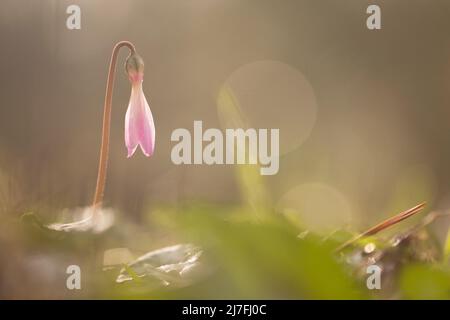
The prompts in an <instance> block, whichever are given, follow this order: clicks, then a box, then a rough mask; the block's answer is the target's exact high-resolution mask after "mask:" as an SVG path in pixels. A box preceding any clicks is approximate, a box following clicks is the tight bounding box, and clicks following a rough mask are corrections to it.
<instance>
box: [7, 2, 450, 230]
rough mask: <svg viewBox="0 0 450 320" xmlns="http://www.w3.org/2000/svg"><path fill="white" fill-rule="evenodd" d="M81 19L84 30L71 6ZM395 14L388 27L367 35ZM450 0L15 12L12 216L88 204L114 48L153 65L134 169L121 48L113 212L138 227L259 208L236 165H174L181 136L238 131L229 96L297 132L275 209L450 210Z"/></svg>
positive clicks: (277, 179)
mask: <svg viewBox="0 0 450 320" xmlns="http://www.w3.org/2000/svg"><path fill="white" fill-rule="evenodd" d="M71 4H77V5H79V6H80V8H81V30H68V29H67V28H66V19H67V17H68V14H66V8H67V7H68V6H69V5H71ZM370 4H378V5H379V6H380V7H381V10H382V29H381V30H378V31H370V30H368V29H367V28H366V18H367V17H368V15H367V14H366V9H367V7H368V6H369V5H370ZM449 14H450V3H449V2H448V1H446V0H434V1H433V4H432V5H430V3H429V2H425V1H421V0H397V1H364V0H345V1H334V0H321V1H315V0H314V1H313V0H292V1H291V0H285V1H283V2H282V3H280V2H278V1H274V0H250V1H241V0H213V1H212V0H189V1H180V0H165V1H144V0H133V1H119V0H96V1H88V0H85V1H82V0H78V1H65V0H45V1H28V0H2V1H1V10H0V41H1V44H2V45H1V53H0V55H1V59H0V105H1V108H0V216H9V217H19V216H20V215H21V214H22V213H24V212H27V211H36V212H38V213H39V214H40V215H41V216H44V217H47V218H48V219H52V218H54V217H56V212H58V211H60V210H62V209H64V208H73V207H79V206H86V205H89V204H90V202H91V201H92V197H93V192H94V188H95V182H96V171H97V165H98V156H99V145H100V136H101V119H102V112H103V110H102V106H103V99H104V91H105V85H106V75H107V68H108V64H109V58H110V54H111V50H112V47H113V46H114V44H115V43H116V42H118V41H120V40H130V41H132V42H133V43H134V44H135V45H136V48H137V51H138V52H139V53H140V55H141V56H142V57H143V58H144V61H145V64H146V70H145V80H144V92H145V94H146V96H147V99H148V101H149V103H150V107H151V110H152V112H153V116H154V119H155V125H156V149H155V154H154V156H153V157H151V158H145V157H144V156H143V155H142V154H141V153H140V152H137V153H136V155H135V156H134V157H132V158H131V159H127V158H126V148H125V145H124V137H123V131H124V116H125V111H126V107H127V105H128V99H129V95H130V85H129V83H128V80H127V77H126V75H125V73H124V69H123V63H124V60H125V58H126V56H127V54H128V52H126V50H123V51H122V52H121V53H120V57H119V63H118V73H117V77H116V84H115V91H114V98H113V113H112V130H111V151H110V152H111V153H110V165H109V169H108V179H107V185H106V193H105V205H106V206H108V207H112V208H114V209H115V210H117V211H119V212H121V213H122V215H123V216H125V217H126V218H127V219H128V220H129V221H132V222H135V223H139V222H140V221H142V219H144V218H143V217H144V215H143V212H145V211H146V210H151V209H152V208H154V207H157V206H159V205H161V204H168V205H170V206H174V207H177V206H179V205H181V204H183V203H185V202H190V201H202V202H208V203H215V204H224V205H228V204H236V203H240V202H242V201H245V195H243V194H242V193H241V192H240V190H239V186H238V182H237V180H236V172H235V169H236V168H235V167H234V166H220V165H215V166H207V165H201V166H194V165H191V166H186V165H184V166H183V165H182V166H175V165H173V164H172V162H171V160H170V152H171V148H172V146H173V145H174V144H173V143H171V141H170V135H171V133H172V131H173V130H175V129H176V128H187V129H189V130H192V126H193V121H194V120H202V121H203V127H204V128H221V121H220V115H219V114H218V97H219V93H220V92H221V90H222V89H223V88H225V87H226V88H229V90H231V91H232V93H233V95H234V96H235V97H236V99H237V101H238V103H239V107H240V108H241V109H242V113H243V115H244V116H245V119H246V121H247V122H248V124H249V125H250V126H251V127H254V128H279V129H280V150H281V158H280V170H279V173H278V174H277V175H275V176H268V177H263V178H261V179H262V180H264V183H265V185H266V187H267V190H268V194H269V197H270V199H271V201H272V202H273V203H274V204H275V206H276V207H277V208H278V209H279V210H280V211H283V210H285V209H295V210H296V211H298V212H299V214H300V215H302V216H301V219H302V221H304V222H305V223H306V224H307V225H309V226H311V227H312V228H316V227H317V228H322V227H326V228H331V229H332V228H339V227H343V226H348V225H351V226H352V227H353V228H355V229H362V228H364V227H368V226H370V225H372V224H374V223H375V222H377V221H379V220H380V219H381V218H385V217H388V216H390V215H392V214H394V213H397V212H399V211H400V210H404V209H407V208H409V207H412V206H414V205H416V204H417V203H419V202H422V201H428V206H429V208H447V207H448V206H449V205H450V187H449V184H448V181H450V168H449V165H448V164H449V162H450V134H449V133H450V129H449V128H450V126H449V124H450V90H449V87H450V40H449V38H448V30H449V28H450V20H449V19H448V16H449Z"/></svg>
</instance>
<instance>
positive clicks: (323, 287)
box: [178, 208, 362, 299]
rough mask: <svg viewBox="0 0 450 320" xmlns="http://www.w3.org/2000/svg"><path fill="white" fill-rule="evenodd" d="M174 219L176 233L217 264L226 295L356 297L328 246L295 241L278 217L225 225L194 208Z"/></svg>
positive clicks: (293, 233)
mask: <svg viewBox="0 0 450 320" xmlns="http://www.w3.org/2000/svg"><path fill="white" fill-rule="evenodd" d="M178 221H179V223H180V224H179V230H180V231H181V232H184V233H185V234H187V236H188V237H189V238H190V240H191V241H193V242H194V243H197V244H199V245H202V246H204V247H205V251H208V255H209V257H210V258H211V262H212V263H213V264H214V265H216V266H220V268H219V269H220V272H221V275H220V280H221V281H225V282H227V284H228V285H229V287H231V289H230V290H232V291H231V292H230V297H240V298H275V299H277V298H306V299H357V298H362V295H361V293H360V291H359V290H358V289H359V288H358V286H357V285H356V283H355V282H353V280H351V279H350V277H349V276H348V275H347V274H346V272H345V271H344V269H343V266H342V265H340V264H339V263H338V262H337V261H336V260H335V259H334V257H333V255H332V251H331V249H330V248H329V247H328V246H326V245H324V244H323V243H319V242H318V241H316V240H315V239H314V238H312V239H309V237H308V238H307V239H299V238H298V233H299V231H298V229H297V228H294V227H293V226H292V225H290V224H288V223H287V222H286V221H285V220H283V219H281V218H273V219H265V220H264V221H260V222H258V223H256V222H252V221H227V220H225V219H224V218H223V217H219V216H218V215H217V214H211V213H209V212H207V210H205V211H199V210H198V208H197V209H192V210H187V211H185V212H183V214H182V215H179V216H178ZM216 285H217V284H216Z"/></svg>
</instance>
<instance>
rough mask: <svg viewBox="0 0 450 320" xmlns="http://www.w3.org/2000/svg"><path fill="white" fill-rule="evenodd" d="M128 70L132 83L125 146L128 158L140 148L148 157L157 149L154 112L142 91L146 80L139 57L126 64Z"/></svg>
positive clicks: (126, 119) (130, 58) (135, 55)
mask: <svg viewBox="0 0 450 320" xmlns="http://www.w3.org/2000/svg"><path fill="white" fill-rule="evenodd" d="M126 70H127V73H128V77H129V79H130V82H131V96H130V102H129V104H128V110H127V113H126V115H125V145H126V146H127V149H128V158H129V157H131V156H132V155H133V154H134V152H135V151H136V148H137V147H138V146H140V147H141V150H142V152H143V153H144V155H146V156H147V157H150V156H151V155H152V154H153V151H154V149H155V125H154V123H153V116H152V112H151V111H150V107H149V106H148V102H147V99H146V98H145V95H144V92H143V91H142V82H143V80H144V63H143V61H142V59H141V58H140V57H139V56H138V55H137V54H133V55H131V56H130V57H129V58H128V60H127V62H126Z"/></svg>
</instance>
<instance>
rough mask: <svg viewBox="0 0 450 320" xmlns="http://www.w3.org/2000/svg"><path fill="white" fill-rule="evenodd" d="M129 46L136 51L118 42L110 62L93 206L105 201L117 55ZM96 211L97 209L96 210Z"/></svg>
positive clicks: (125, 42)
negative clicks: (121, 49)
mask: <svg viewBox="0 0 450 320" xmlns="http://www.w3.org/2000/svg"><path fill="white" fill-rule="evenodd" d="M122 47H128V48H129V49H130V51H131V54H133V53H135V51H136V50H135V47H134V45H133V44H132V43H131V42H129V41H120V42H118V43H117V44H116V45H115V46H114V49H113V51H112V54H111V60H110V63H109V71H108V80H107V83H106V95H105V104H104V107H103V129H102V143H101V146H100V160H99V165H98V175H97V186H96V188H95V194H94V201H93V203H92V206H93V208H96V207H98V206H101V204H102V202H103V193H104V191H105V183H106V172H107V168H108V154H109V132H110V128H111V101H112V92H113V87H114V76H115V73H116V65H117V56H118V53H119V50H120V48H122ZM94 212H95V210H94Z"/></svg>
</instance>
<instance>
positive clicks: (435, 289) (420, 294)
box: [400, 265, 450, 300]
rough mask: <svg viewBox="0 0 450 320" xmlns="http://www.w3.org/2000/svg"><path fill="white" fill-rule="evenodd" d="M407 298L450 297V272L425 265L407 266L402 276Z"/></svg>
mask: <svg viewBox="0 0 450 320" xmlns="http://www.w3.org/2000/svg"><path fill="white" fill-rule="evenodd" d="M400 287H401V291H402V293H403V297H404V298H406V299H421V300H422V299H450V274H449V273H448V272H445V271H443V270H440V269H436V268H432V267H429V266H425V265H409V266H406V267H405V269H404V271H403V272H402V275H401V278H400Z"/></svg>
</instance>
